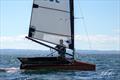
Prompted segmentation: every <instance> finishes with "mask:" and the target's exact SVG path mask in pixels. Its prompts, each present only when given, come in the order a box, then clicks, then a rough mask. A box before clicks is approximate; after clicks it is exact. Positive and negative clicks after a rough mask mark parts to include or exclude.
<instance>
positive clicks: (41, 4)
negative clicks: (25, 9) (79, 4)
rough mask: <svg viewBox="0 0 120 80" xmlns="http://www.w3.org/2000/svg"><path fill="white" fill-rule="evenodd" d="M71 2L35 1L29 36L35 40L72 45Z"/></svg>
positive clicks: (58, 0)
mask: <svg viewBox="0 0 120 80" xmlns="http://www.w3.org/2000/svg"><path fill="white" fill-rule="evenodd" d="M70 19H71V18H70V0H34V1H33V8H32V15H31V22H30V28H29V35H28V37H31V38H33V39H37V40H42V41H45V42H49V43H52V44H56V45H57V44H59V41H60V39H62V40H63V41H64V44H65V45H66V47H68V46H69V44H71V35H72V34H71V20H70Z"/></svg>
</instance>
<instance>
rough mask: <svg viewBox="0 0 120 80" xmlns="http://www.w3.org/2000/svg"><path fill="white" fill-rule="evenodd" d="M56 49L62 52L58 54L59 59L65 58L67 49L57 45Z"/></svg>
mask: <svg viewBox="0 0 120 80" xmlns="http://www.w3.org/2000/svg"><path fill="white" fill-rule="evenodd" d="M56 48H57V49H59V50H60V51H58V54H59V55H60V56H59V57H61V58H65V53H66V47H64V46H61V45H57V46H56Z"/></svg>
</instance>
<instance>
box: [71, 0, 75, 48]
mask: <svg viewBox="0 0 120 80" xmlns="http://www.w3.org/2000/svg"><path fill="white" fill-rule="evenodd" d="M70 24H71V45H70V48H71V49H72V50H74V1H73V0H70Z"/></svg>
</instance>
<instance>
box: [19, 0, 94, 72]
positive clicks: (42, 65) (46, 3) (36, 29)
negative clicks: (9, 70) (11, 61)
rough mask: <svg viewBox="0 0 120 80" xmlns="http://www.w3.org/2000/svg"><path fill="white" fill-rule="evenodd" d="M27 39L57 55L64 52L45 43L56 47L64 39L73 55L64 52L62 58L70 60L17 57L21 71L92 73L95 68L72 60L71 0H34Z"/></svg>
mask: <svg viewBox="0 0 120 80" xmlns="http://www.w3.org/2000/svg"><path fill="white" fill-rule="evenodd" d="M26 38H27V39H29V40H32V41H33V42H36V43H39V44H42V45H44V46H46V47H49V48H52V49H54V50H56V51H58V52H60V53H64V52H63V51H62V50H60V49H57V48H55V47H53V46H50V45H48V43H51V44H54V45H59V41H60V40H63V44H64V45H65V48H67V49H71V50H72V54H70V53H66V52H65V55H69V56H71V57H72V58H71V59H70V58H66V57H65V58H60V57H19V58H18V59H19V60H20V62H21V66H20V69H25V70H30V69H32V70H36V69H39V70H46V69H49V70H86V71H88V70H89V71H90V70H91V71H92V70H95V68H96V67H95V65H94V64H90V63H85V62H81V61H77V60H75V59H74V55H75V48H74V0H34V1H33V7H32V14H31V21H30V27H29V33H28V36H27V37H26ZM41 41H42V42H41ZM43 42H45V43H43Z"/></svg>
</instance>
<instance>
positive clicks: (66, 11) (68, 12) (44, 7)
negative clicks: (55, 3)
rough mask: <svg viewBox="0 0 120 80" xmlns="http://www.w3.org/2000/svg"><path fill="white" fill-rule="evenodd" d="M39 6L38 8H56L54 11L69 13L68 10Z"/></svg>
mask: <svg viewBox="0 0 120 80" xmlns="http://www.w3.org/2000/svg"><path fill="white" fill-rule="evenodd" d="M39 7H40V8H44V9H51V10H56V11H61V12H66V13H70V12H69V11H65V10H60V9H53V8H48V7H43V6H39Z"/></svg>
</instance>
